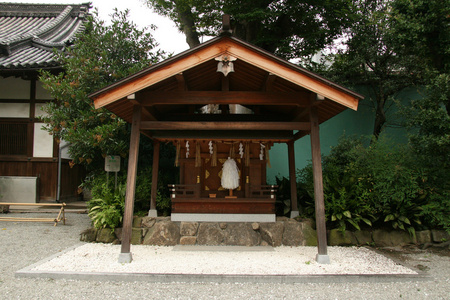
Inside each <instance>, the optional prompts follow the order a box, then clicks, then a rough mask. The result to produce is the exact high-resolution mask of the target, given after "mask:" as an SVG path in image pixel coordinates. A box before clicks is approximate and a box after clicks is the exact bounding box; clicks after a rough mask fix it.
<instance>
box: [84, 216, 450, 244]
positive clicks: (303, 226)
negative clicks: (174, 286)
mask: <svg viewBox="0 0 450 300" xmlns="http://www.w3.org/2000/svg"><path fill="white" fill-rule="evenodd" d="M121 235H122V229H121V228H117V229H115V230H114V231H112V230H111V229H94V228H91V229H88V230H86V231H84V232H83V233H82V234H81V240H82V241H85V242H101V243H116V244H119V243H120V239H121ZM327 235H328V236H327V238H328V245H330V246H346V245H373V246H380V247H389V246H404V245H407V244H421V245H423V244H425V245H426V244H433V243H435V244H441V243H447V245H448V241H450V235H449V234H448V233H446V232H445V231H442V230H425V231H419V232H417V233H416V237H415V238H413V237H412V236H410V235H409V233H407V232H406V231H387V230H379V229H375V230H372V231H364V230H362V231H356V232H351V231H345V232H344V233H342V232H341V231H339V230H337V229H333V230H329V231H328V232H327ZM131 244H134V245H140V244H143V245H159V246H174V245H179V244H180V245H211V246H220V245H231V246H268V245H269V246H274V247H277V246H281V245H285V246H317V234H316V231H315V230H314V229H313V224H312V221H310V220H301V221H297V220H295V219H289V218H285V217H280V218H277V221H276V222H274V223H256V222H255V223H224V222H222V223H219V222H208V223H200V222H172V221H170V217H158V218H152V217H134V219H133V228H132V236H131Z"/></svg>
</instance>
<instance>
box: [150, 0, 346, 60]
mask: <svg viewBox="0 0 450 300" xmlns="http://www.w3.org/2000/svg"><path fill="white" fill-rule="evenodd" d="M146 2H147V3H148V5H149V6H150V7H151V8H153V9H154V10H155V11H156V12H157V13H159V14H161V15H165V16H168V17H169V18H170V19H172V20H173V21H174V22H175V23H176V24H177V26H178V27H179V29H180V30H181V31H182V32H183V33H184V34H185V35H186V40H187V43H188V44H189V46H190V47H194V46H196V45H198V44H199V43H200V37H203V36H216V35H217V34H218V32H219V30H220V28H221V20H222V15H223V14H229V15H231V17H232V27H233V34H234V35H235V36H237V37H239V38H241V39H244V40H245V41H247V42H250V43H253V44H255V45H257V46H259V47H261V48H263V49H265V50H268V51H270V52H272V53H275V54H277V55H279V56H281V57H284V58H298V57H302V56H307V55H312V54H314V53H315V52H317V51H318V50H321V49H322V48H323V47H324V46H325V45H328V44H331V43H332V42H333V40H334V38H336V37H337V36H339V35H340V33H341V32H342V30H343V29H344V28H346V27H348V26H349V25H350V24H351V23H352V22H353V4H352V1H351V0H334V1H320V0H304V1H297V0H254V1H248V0H208V1H205V0H146Z"/></svg>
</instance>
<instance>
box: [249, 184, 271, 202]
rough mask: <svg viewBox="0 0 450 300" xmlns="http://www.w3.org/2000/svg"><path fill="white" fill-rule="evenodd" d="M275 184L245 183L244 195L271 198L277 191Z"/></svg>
mask: <svg viewBox="0 0 450 300" xmlns="http://www.w3.org/2000/svg"><path fill="white" fill-rule="evenodd" d="M277 188H278V186H277V185H251V184H246V197H248V198H273V199H275V197H276V193H277Z"/></svg>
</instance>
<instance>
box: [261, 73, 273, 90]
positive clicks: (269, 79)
mask: <svg viewBox="0 0 450 300" xmlns="http://www.w3.org/2000/svg"><path fill="white" fill-rule="evenodd" d="M275 79H277V76H275V75H273V74H272V73H269V75H267V78H266V83H265V84H264V86H263V89H262V90H263V91H265V92H272V90H273V83H274V81H275Z"/></svg>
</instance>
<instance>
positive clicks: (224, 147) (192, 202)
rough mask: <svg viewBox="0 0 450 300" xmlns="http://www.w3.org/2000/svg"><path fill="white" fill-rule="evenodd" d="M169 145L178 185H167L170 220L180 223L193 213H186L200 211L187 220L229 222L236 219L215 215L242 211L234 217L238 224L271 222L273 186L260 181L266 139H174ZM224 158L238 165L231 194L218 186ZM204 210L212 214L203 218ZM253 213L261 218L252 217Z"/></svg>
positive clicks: (272, 215) (264, 157) (273, 215)
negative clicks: (174, 150)
mask: <svg viewBox="0 0 450 300" xmlns="http://www.w3.org/2000/svg"><path fill="white" fill-rule="evenodd" d="M174 144H175V147H176V148H177V158H176V160H177V162H178V163H177V164H178V165H179V166H180V184H173V185H171V186H170V188H171V192H172V193H171V195H172V196H171V198H172V199H171V200H172V220H175V221H181V220H183V221H185V220H190V219H191V218H192V217H194V216H192V215H186V214H203V215H202V216H196V217H194V219H193V221H198V220H202V221H206V220H209V221H216V220H218V219H221V220H228V221H230V220H236V217H237V216H233V217H232V218H228V219H227V218H226V217H225V218H221V217H220V216H217V215H215V214H239V215H242V214H243V215H244V216H240V217H241V219H242V220H241V221H244V222H245V221H247V222H248V221H252V220H253V221H254V220H260V221H266V222H267V221H272V222H273V221H275V193H276V186H274V185H267V184H266V164H267V162H268V160H267V156H268V154H267V153H268V150H269V148H270V143H262V142H261V143H260V142H257V141H254V142H252V141H250V140H247V141H226V140H209V141H208V140H187V141H185V140H182V141H180V140H178V141H175V142H174ZM229 157H230V158H232V159H234V160H235V162H236V164H237V167H238V169H239V186H238V187H237V188H236V189H233V190H232V191H231V192H230V191H229V190H227V189H225V188H223V187H222V185H221V178H222V166H223V164H224V162H225V161H226V160H227V159H228V158H229ZM230 193H231V194H232V195H231V196H230ZM183 214H184V215H183ZM206 214H214V215H213V216H212V217H211V218H208V217H206ZM255 214H257V215H264V216H265V218H264V216H263V218H256V219H255V216H254V215H255ZM250 215H252V217H250ZM183 216H184V217H187V218H183ZM267 216H268V218H267ZM250 219H252V220H250ZM237 220H239V218H237Z"/></svg>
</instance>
